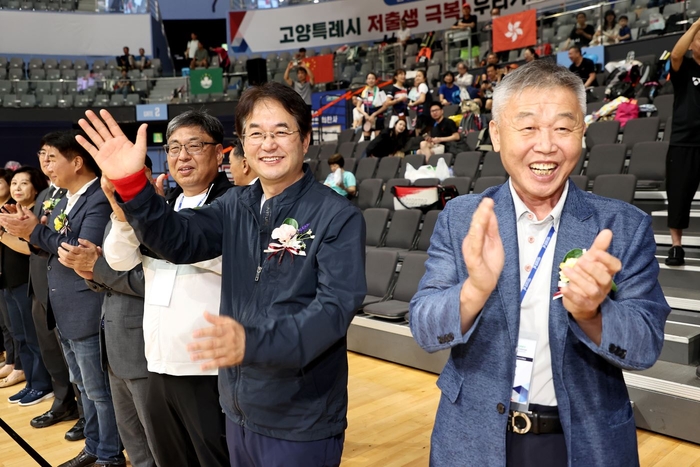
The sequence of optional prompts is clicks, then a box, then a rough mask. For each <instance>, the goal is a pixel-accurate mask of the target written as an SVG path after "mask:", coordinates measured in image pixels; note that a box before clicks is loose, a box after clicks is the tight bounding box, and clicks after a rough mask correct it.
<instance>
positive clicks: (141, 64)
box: [136, 47, 151, 71]
mask: <svg viewBox="0 0 700 467" xmlns="http://www.w3.org/2000/svg"><path fill="white" fill-rule="evenodd" d="M136 68H137V69H139V70H141V71H143V70H145V69H146V68H151V61H150V60H149V59H148V57H146V49H144V48H143V47H141V48H140V49H139V56H138V57H136Z"/></svg>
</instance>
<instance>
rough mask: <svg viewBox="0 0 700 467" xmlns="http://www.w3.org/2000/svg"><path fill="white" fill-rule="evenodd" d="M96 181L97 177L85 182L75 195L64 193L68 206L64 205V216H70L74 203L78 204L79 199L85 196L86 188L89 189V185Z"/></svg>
mask: <svg viewBox="0 0 700 467" xmlns="http://www.w3.org/2000/svg"><path fill="white" fill-rule="evenodd" d="M96 181H97V177H95V178H93V179H92V180H90V181H89V182H87V183H86V184H85V185H83V186H82V187H81V188H80V190H78V191H76V192H75V194H72V193H66V198H68V204H66V209H64V212H65V213H66V216H67V215H68V214H70V212H71V210H72V209H73V206H75V203H77V202H78V200H79V199H80V197H81V196H82V195H84V194H85V192H86V191H87V189H88V188H90V185H92V184H93V183H95V182H96Z"/></svg>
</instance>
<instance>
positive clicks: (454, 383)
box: [437, 362, 464, 404]
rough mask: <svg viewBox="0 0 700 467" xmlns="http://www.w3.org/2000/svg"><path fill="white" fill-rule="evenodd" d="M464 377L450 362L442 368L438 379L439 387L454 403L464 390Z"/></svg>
mask: <svg viewBox="0 0 700 467" xmlns="http://www.w3.org/2000/svg"><path fill="white" fill-rule="evenodd" d="M463 382H464V378H463V377H462V376H460V374H459V373H457V371H456V370H454V369H453V367H452V365H451V364H450V363H449V362H448V364H447V365H445V368H444V369H443V370H442V373H441V374H440V377H439V378H438V380H437V387H438V388H440V391H442V394H443V395H444V396H445V397H446V398H447V399H448V400H449V401H450V402H452V403H453V404H454V403H455V402H456V401H457V398H458V397H459V393H460V391H461V390H462V383H463Z"/></svg>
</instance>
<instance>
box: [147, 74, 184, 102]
mask: <svg viewBox="0 0 700 467" xmlns="http://www.w3.org/2000/svg"><path fill="white" fill-rule="evenodd" d="M186 85H187V78H179V79H176V78H168V79H159V80H158V81H156V85H155V86H154V87H153V89H152V90H151V93H150V94H149V96H148V101H149V102H150V103H156V102H170V101H171V100H172V99H173V96H174V95H175V94H176V92H175V91H176V89H180V88H182V87H184V86H186Z"/></svg>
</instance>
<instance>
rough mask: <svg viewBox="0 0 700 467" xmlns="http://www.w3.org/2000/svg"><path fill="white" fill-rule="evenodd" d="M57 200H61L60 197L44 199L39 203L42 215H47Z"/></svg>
mask: <svg viewBox="0 0 700 467" xmlns="http://www.w3.org/2000/svg"><path fill="white" fill-rule="evenodd" d="M59 201H61V198H51V199H47V200H46V201H44V202H43V203H42V204H41V208H42V209H43V210H44V215H45V216H49V215H50V214H51V212H52V211H53V210H54V208H55V207H56V205H57V204H58V202H59Z"/></svg>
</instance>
